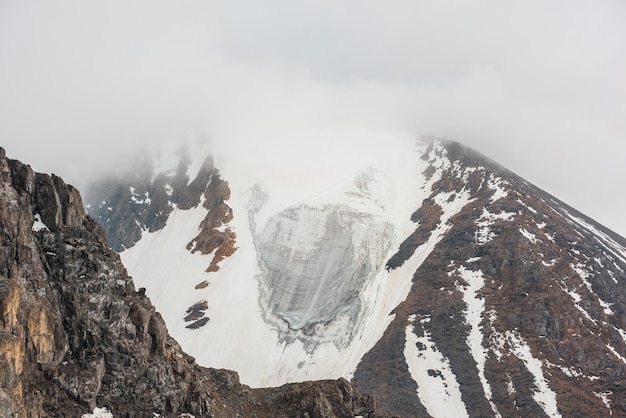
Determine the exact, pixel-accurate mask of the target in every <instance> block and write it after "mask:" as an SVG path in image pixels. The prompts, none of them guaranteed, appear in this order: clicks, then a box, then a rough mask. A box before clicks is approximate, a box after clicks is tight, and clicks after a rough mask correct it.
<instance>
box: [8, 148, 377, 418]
mask: <svg viewBox="0 0 626 418" xmlns="http://www.w3.org/2000/svg"><path fill="white" fill-rule="evenodd" d="M183 194H184V193H183ZM0 237H1V238H2V241H1V246H0V416H15V417H27V416H37V417H45V416H72V417H75V416H81V414H83V413H86V412H88V411H91V410H93V408H94V407H96V406H98V407H106V408H108V409H109V410H110V411H112V412H113V414H114V415H115V416H120V417H124V416H127V417H152V416H153V414H154V413H158V414H161V415H164V416H175V415H178V414H181V413H190V414H193V415H195V416H198V417H200V416H202V417H204V416H215V417H235V416H242V417H243V416H258V417H265V416H302V417H304V416H308V417H333V416H336V417H344V416H355V415H361V416H373V400H372V398H371V397H368V396H365V395H361V394H359V393H357V392H355V391H354V390H353V389H352V387H351V386H350V384H349V383H348V382H346V381H345V380H338V381H325V382H317V383H303V384H296V385H286V386H284V387H281V388H274V389H263V390H252V389H250V388H248V387H246V386H243V385H241V384H240V383H239V379H238V376H237V374H236V373H234V372H230V371H226V370H214V369H206V368H202V367H199V366H198V365H197V364H195V362H194V359H193V358H192V357H190V356H188V355H187V354H185V353H184V352H183V351H182V350H181V349H180V347H179V345H178V344H177V343H176V341H174V340H173V339H172V338H171V337H170V336H169V335H168V332H167V329H166V328H165V324H164V322H163V320H162V318H161V316H160V315H159V313H158V312H156V311H155V309H154V307H153V306H152V304H151V303H150V301H149V300H148V298H147V297H146V296H145V295H144V294H143V292H136V291H135V289H134V285H133V281H132V279H131V278H130V277H128V275H127V273H126V270H125V269H124V267H123V266H122V265H121V263H120V261H119V256H118V255H117V254H116V253H115V252H113V251H112V250H111V249H110V248H109V246H108V243H107V240H106V237H105V234H104V231H103V230H102V229H101V228H100V227H99V226H98V225H97V224H96V222H95V221H94V220H93V219H91V218H90V217H88V216H87V215H85V212H84V210H83V207H82V202H81V198H80V194H79V193H78V191H76V189H74V188H73V187H72V186H69V185H66V184H65V183H64V182H63V181H62V180H61V179H60V178H58V177H56V176H48V175H45V174H39V173H34V172H33V171H32V170H31V168H30V167H29V166H27V165H24V164H22V163H20V162H18V161H15V160H9V159H7V158H6V157H5V153H4V150H3V149H1V148H0ZM199 308H204V306H203V305H202V306H199ZM190 313H192V312H190Z"/></svg>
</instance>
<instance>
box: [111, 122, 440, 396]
mask: <svg viewBox="0 0 626 418" xmlns="http://www.w3.org/2000/svg"><path fill="white" fill-rule="evenodd" d="M423 151H424V148H423V147H422V146H421V145H418V143H417V141H416V139H415V138H414V137H411V136H405V135H402V136H401V135H356V136H353V137H346V136H345V135H339V136H337V135H331V134H324V135H317V136H313V137H307V138H295V139H294V140H293V141H277V142H276V143H273V141H272V140H267V141H262V142H260V143H256V142H254V141H248V142H246V143H245V144H244V143H238V144H237V142H236V141H235V145H233V149H217V150H214V152H213V154H214V156H215V163H216V167H219V168H220V171H221V173H222V176H223V178H224V179H226V180H227V181H228V182H229V185H230V189H231V198H230V200H229V201H228V204H229V206H230V207H231V208H232V210H233V214H234V219H233V220H232V221H231V222H230V223H229V227H230V228H232V229H233V230H234V232H235V233H236V235H237V247H238V249H237V251H236V252H235V253H234V254H233V255H232V256H231V257H229V258H227V259H225V260H223V261H222V262H221V264H220V270H219V271H218V272H213V273H209V274H207V273H205V272H204V269H205V268H206V257H203V256H201V255H199V254H197V253H196V254H191V253H190V252H188V251H186V249H185V246H186V244H187V243H188V242H189V241H190V240H191V239H192V238H193V237H194V236H195V235H196V234H197V232H198V225H199V223H200V221H201V220H202V218H203V216H204V215H205V214H206V211H205V210H204V209H202V208H201V206H198V208H196V209H192V210H189V211H182V210H175V211H174V212H173V213H172V215H171V216H170V217H169V219H168V221H167V224H166V226H165V228H164V229H162V230H161V231H158V232H156V233H147V232H144V235H143V237H142V239H141V240H140V241H139V242H138V243H137V244H136V245H135V246H134V247H132V248H130V249H128V250H126V251H124V252H123V253H122V254H121V255H122V259H123V261H124V263H125V265H126V266H127V268H128V270H129V272H130V274H131V275H132V276H133V277H134V278H135V281H136V282H137V284H138V285H139V286H145V287H146V288H147V293H148V295H149V296H150V297H151V299H152V300H153V302H154V303H155V305H156V306H157V308H158V309H159V310H160V311H161V312H162V313H163V316H164V318H165V320H166V322H167V324H168V327H169V329H170V332H171V333H172V335H173V336H174V337H175V338H176V339H177V340H178V341H179V342H180V343H181V345H182V347H183V348H184V349H185V350H186V351H188V352H189V353H190V354H192V355H193V356H194V357H196V359H197V361H198V362H199V363H200V364H203V365H206V366H212V367H218V368H228V369H233V370H236V371H238V372H239V373H240V376H241V379H242V381H243V382H244V383H246V384H249V385H251V386H271V385H279V384H283V383H285V382H290V381H299V380H308V379H322V378H337V377H340V376H343V377H350V376H351V373H352V372H353V371H354V369H355V367H356V365H357V364H358V362H359V360H360V359H361V357H362V356H363V354H364V353H365V352H367V351H368V350H369V349H370V348H371V347H372V346H373V345H374V344H375V342H376V341H377V340H378V339H379V338H380V337H381V336H382V333H383V332H384V330H385V329H386V327H387V326H388V324H389V323H390V321H391V320H392V319H393V317H392V316H390V312H391V311H392V310H393V309H394V308H395V307H396V306H397V305H398V304H399V303H400V302H401V301H402V300H404V299H405V298H406V295H407V294H408V292H409V289H410V286H411V277H412V273H413V272H414V271H415V270H416V268H417V267H418V266H419V264H421V262H422V261H423V260H424V259H425V258H426V256H427V255H428V253H429V251H430V250H432V248H433V247H434V245H435V244H436V242H437V239H438V238H440V235H438V234H433V235H434V237H433V242H432V243H431V244H432V245H428V246H424V248H421V249H420V251H418V252H416V254H414V255H413V257H412V258H411V259H410V260H408V261H407V263H405V265H404V266H402V267H401V268H398V269H395V270H393V271H390V272H388V271H386V270H385V269H384V268H383V266H384V264H385V262H386V260H388V259H389V258H390V257H391V255H392V254H393V253H394V252H395V251H396V250H397V248H398V246H399V244H400V243H401V242H402V240H403V239H404V238H405V237H406V236H407V235H409V234H410V232H411V231H412V230H413V229H414V224H413V223H412V222H411V221H410V218H411V214H412V212H413V211H414V210H415V208H416V207H419V206H420V204H421V202H422V200H423V199H424V198H425V197H426V196H427V195H428V192H429V189H430V187H429V186H430V184H432V183H433V182H434V181H436V180H437V178H436V177H432V178H430V179H427V178H425V177H424V175H423V174H422V172H423V171H424V169H425V168H426V162H425V161H423V160H422V159H420V156H421V155H422V152H423ZM192 155H193V152H192ZM201 158H204V155H202V156H201ZM192 175H193V174H192ZM443 232H444V231H441V233H443ZM287 250H289V251H290V253H289V254H285V251H287ZM327 257H330V258H331V259H332V262H329V260H330V259H327ZM173 260H175V262H173ZM336 266H340V267H336ZM334 268H337V269H339V270H337V271H333V270H332V269H334ZM304 273H307V274H309V276H307V275H306V274H304ZM339 277H354V280H352V281H349V282H348V283H346V284H344V285H342V286H343V287H341V286H340V288H339V289H340V290H339V291H336V292H333V289H336V288H337V287H336V283H337V282H336V280H337V278H339ZM202 281H207V282H208V283H209V285H208V286H207V287H205V288H200V289H196V288H195V285H196V284H198V283H200V282H202ZM325 283H326V284H327V285H326V284H325ZM325 289H326V290H325ZM276 292H279V293H276ZM205 300H206V303H207V305H208V309H207V312H206V314H207V316H208V317H209V318H210V320H209V322H208V323H207V325H206V326H204V327H202V328H200V329H197V330H190V329H187V328H185V325H186V323H185V321H184V319H183V317H184V316H185V311H184V310H185V308H187V307H188V306H191V305H192V304H194V303H197V302H200V301H205ZM365 324H367V326H365ZM312 342H314V344H313V343H312Z"/></svg>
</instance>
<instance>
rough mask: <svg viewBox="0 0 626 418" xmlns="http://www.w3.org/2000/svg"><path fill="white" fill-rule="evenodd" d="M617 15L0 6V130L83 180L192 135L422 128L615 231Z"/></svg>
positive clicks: (621, 108)
mask: <svg viewBox="0 0 626 418" xmlns="http://www.w3.org/2000/svg"><path fill="white" fill-rule="evenodd" d="M625 18H626V6H624V4H623V2H620V1H598V2H593V3H590V2H586V1H547V2H546V1H541V2H540V1H529V2H523V3H519V4H514V5H511V4H507V5H505V4H503V3H502V2H499V1H495V0H493V1H480V0H477V1H475V2H466V1H442V2H432V1H418V2H409V1H405V2H403V1H398V2H391V4H383V3H381V2H374V1H366V2H356V1H354V2H350V1H349V2H341V3H339V4H338V3H337V2H329V1H322V2H317V3H315V4H307V5H303V4H300V3H294V2H288V1H270V2H264V3H263V4H261V3H258V2H252V1H249V2H245V1H234V2H193V1H190V2H184V3H180V4H176V5H173V4H172V3H169V2H154V1H150V2H148V1H145V2H142V1H137V2H131V3H128V2H116V1H112V2H106V3H105V4H99V5H94V4H87V3H85V2H78V1H75V2H72V1H64V2H60V3H55V4H54V5H52V4H49V3H46V2H29V3H28V4H23V3H18V2H5V3H3V4H2V5H0V60H1V61H2V63H3V65H2V66H1V67H0V91H1V92H2V94H0V114H1V115H2V118H3V120H2V123H1V124H0V137H1V138H2V146H4V147H5V148H7V152H8V153H9V155H10V156H12V157H14V158H20V159H22V160H24V161H27V162H30V163H31V164H32V165H33V166H34V167H35V169H37V170H39V171H54V172H57V173H59V174H61V175H63V176H64V177H66V178H67V180H68V181H70V182H73V183H75V184H78V185H79V186H80V185H81V184H84V183H85V179H87V178H88V174H87V173H95V172H100V171H103V170H107V169H114V168H115V167H117V166H120V165H122V164H124V163H126V162H127V161H128V160H129V157H128V155H132V153H133V152H135V150H138V149H141V148H145V147H151V146H160V144H163V143H167V142H171V141H180V140H183V139H185V138H189V137H193V136H195V135H197V133H198V132H202V133H203V135H208V136H210V137H211V138H213V139H214V140H216V141H218V140H227V139H228V138H235V137H237V138H249V140H250V141H255V140H259V138H262V137H263V136H267V135H266V134H263V135H262V134H261V133H267V132H273V131H276V130H280V131H283V132H289V131H293V132H298V131H305V130H356V131H393V132H414V133H425V134H432V135H436V136H442V137H447V138H450V139H455V140H458V141H460V142H464V143H466V144H467V145H470V146H473V147H474V148H477V149H478V150H479V151H481V152H483V153H485V154H487V155H488V156H490V157H492V158H494V159H495V160H497V161H499V162H500V163H502V164H504V165H505V166H507V167H509V168H511V169H513V170H514V171H516V172H517V173H518V174H520V175H522V176H523V177H526V178H528V179H529V180H530V181H532V182H534V183H536V184H537V185H538V186H540V187H543V188H545V189H547V190H548V191H549V192H551V193H553V194H555V195H557V197H560V198H562V199H564V200H565V201H567V202H568V203H570V204H572V205H573V206H575V207H577V208H579V209H581V210H582V211H583V212H586V213H588V214H590V215H591V216H592V217H595V218H597V219H598V220H599V221H600V222H602V223H605V224H606V225H608V226H609V227H611V228H614V229H616V230H617V231H618V232H620V233H622V234H626V224H624V221H623V219H622V215H621V212H623V211H621V210H619V208H623V207H625V206H626V197H624V194H623V193H620V191H621V190H622V189H623V179H624V178H626V168H625V167H626V165H624V164H623V155H624V148H625V146H624V145H623V139H624V137H625V135H626V120H625V119H624V117H623V115H624V114H626V80H625V79H624V77H623V74H626V52H625V51H626V27H624V25H623V22H624V20H625ZM294 140H297V138H294Z"/></svg>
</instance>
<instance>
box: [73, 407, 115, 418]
mask: <svg viewBox="0 0 626 418" xmlns="http://www.w3.org/2000/svg"><path fill="white" fill-rule="evenodd" d="M81 418H113V414H112V413H111V412H109V411H108V410H107V409H106V408H94V410H93V412H92V413H91V414H83V415H81Z"/></svg>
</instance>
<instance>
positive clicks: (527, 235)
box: [519, 228, 537, 244]
mask: <svg viewBox="0 0 626 418" xmlns="http://www.w3.org/2000/svg"><path fill="white" fill-rule="evenodd" d="M519 232H520V233H521V234H522V235H523V236H524V238H526V239H527V240H528V241H530V242H532V243H533V244H536V243H537V236H536V235H535V234H533V233H531V232H528V231H527V230H526V229H524V228H520V229H519Z"/></svg>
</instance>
